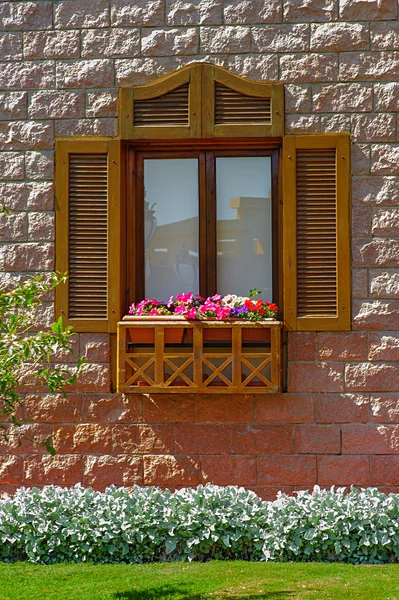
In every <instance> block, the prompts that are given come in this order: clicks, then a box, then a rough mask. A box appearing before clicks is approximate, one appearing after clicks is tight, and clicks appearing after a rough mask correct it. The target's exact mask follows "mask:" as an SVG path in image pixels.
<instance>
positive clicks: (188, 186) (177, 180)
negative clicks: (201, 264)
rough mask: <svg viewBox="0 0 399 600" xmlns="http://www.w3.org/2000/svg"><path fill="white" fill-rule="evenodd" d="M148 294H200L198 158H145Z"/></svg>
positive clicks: (146, 272)
mask: <svg viewBox="0 0 399 600" xmlns="http://www.w3.org/2000/svg"><path fill="white" fill-rule="evenodd" d="M144 190H145V193H144V202H145V204H144V220H145V224H144V235H145V242H144V243H145V295H146V297H149V298H156V299H157V300H168V298H169V296H171V295H172V294H178V293H179V292H194V293H196V294H197V293H198V237H199V236H198V160H197V159H196V158H182V159H157V160H145V161H144Z"/></svg>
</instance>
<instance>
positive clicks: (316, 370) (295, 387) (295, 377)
mask: <svg viewBox="0 0 399 600" xmlns="http://www.w3.org/2000/svg"><path fill="white" fill-rule="evenodd" d="M288 391H289V392H343V391H344V365H343V364H342V363H326V362H323V363H291V364H289V365H288Z"/></svg>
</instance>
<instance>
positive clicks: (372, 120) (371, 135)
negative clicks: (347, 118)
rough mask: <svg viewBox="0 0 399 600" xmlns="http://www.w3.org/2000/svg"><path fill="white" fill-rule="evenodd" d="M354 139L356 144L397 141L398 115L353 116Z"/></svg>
mask: <svg viewBox="0 0 399 600" xmlns="http://www.w3.org/2000/svg"><path fill="white" fill-rule="evenodd" d="M352 137H353V140H354V141H355V142H389V141H395V140H396V115H393V114H388V113H377V114H373V115H352Z"/></svg>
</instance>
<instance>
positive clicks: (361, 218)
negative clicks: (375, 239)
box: [352, 206, 371, 238]
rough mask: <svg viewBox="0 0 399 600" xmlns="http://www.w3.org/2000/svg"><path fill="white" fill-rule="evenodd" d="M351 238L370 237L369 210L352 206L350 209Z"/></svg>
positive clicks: (364, 207)
mask: <svg viewBox="0 0 399 600" xmlns="http://www.w3.org/2000/svg"><path fill="white" fill-rule="evenodd" d="M352 236H353V237H358V238H370V237H371V208H369V207H368V206H354V207H353V208H352Z"/></svg>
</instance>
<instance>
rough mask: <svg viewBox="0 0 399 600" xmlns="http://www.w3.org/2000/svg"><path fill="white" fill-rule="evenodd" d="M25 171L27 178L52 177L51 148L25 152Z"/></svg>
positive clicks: (52, 156)
mask: <svg viewBox="0 0 399 600" xmlns="http://www.w3.org/2000/svg"><path fill="white" fill-rule="evenodd" d="M25 172H26V177H27V179H53V177H54V152H53V150H38V151H33V152H25Z"/></svg>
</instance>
